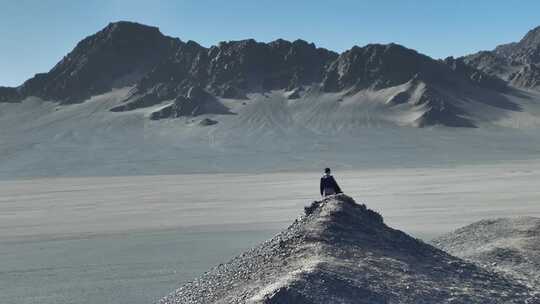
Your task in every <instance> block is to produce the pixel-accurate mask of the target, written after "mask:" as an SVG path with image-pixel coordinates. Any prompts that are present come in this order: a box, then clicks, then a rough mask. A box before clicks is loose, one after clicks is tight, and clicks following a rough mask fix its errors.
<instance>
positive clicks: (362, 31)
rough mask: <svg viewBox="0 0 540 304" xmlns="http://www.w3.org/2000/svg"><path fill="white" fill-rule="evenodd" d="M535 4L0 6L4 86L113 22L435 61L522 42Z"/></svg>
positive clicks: (130, 1) (29, 0)
mask: <svg viewBox="0 0 540 304" xmlns="http://www.w3.org/2000/svg"><path fill="white" fill-rule="evenodd" d="M539 12H540V1H538V0H467V1H466V0H416V1H414V0H372V1H369V0H356V1H353V0H350V1H349V0H333V1H322V0H320V1H317V0H311V1H307V0H306V1H304V0H296V1H295V0H286V1H281V0H271V1H270V0H269V1H267V0H214V1H210V0H207V1H206V0H193V1H191V0H184V1H183V0H176V1H173V0H152V1H150V0H149V1H140V0H0V86H1V85H4V86H16V85H19V84H21V83H22V82H23V81H24V80H26V79H27V78H29V77H31V76H33V75H34V74H35V73H38V72H46V71H48V70H49V69H50V68H52V66H53V65H54V64H55V63H56V62H57V61H58V60H60V59H61V58H62V57H63V56H64V55H65V54H66V53H68V52H69V51H70V50H71V49H73V47H74V46H75V44H76V43H77V42H78V41H79V40H81V39H82V38H84V37H86V36H88V35H91V34H93V33H95V32H96V31H98V30H100V29H101V28H103V27H104V26H106V25H107V24H108V23H109V22H111V21H118V20H130V21H137V22H140V23H145V24H149V25H154V26H158V27H159V28H160V29H161V31H162V32H163V33H164V34H166V35H169V36H174V37H179V38H180V39H182V40H195V41H197V42H199V43H200V44H202V45H204V46H210V45H213V44H216V43H217V42H219V41H223V40H238V39H245V38H255V39H256V40H259V41H271V40H274V39H277V38H284V39H288V40H294V39H297V38H301V39H304V40H307V41H309V42H314V43H315V44H317V45H318V46H322V47H325V48H328V49H332V50H335V51H343V50H346V49H348V48H350V47H351V46H353V45H355V44H356V45H365V44H367V43H372V42H379V43H388V42H396V43H400V44H403V45H405V46H407V47H410V48H414V49H416V50H418V51H420V52H422V53H425V54H427V55H430V56H432V57H434V58H444V57H446V56H450V55H453V56H459V55H464V54H468V53H472V52H476V51H478V50H484V49H492V48H494V47H495V46H496V45H498V44H501V43H507V42H512V41H516V40H519V39H520V38H521V37H522V36H523V35H524V34H525V33H526V32H527V31H528V30H529V29H532V28H533V27H536V26H538V25H540V14H539Z"/></svg>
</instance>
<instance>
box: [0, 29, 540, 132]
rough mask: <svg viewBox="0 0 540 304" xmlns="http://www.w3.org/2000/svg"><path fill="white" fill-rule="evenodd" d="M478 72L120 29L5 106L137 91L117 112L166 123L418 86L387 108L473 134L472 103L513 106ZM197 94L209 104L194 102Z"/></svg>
mask: <svg viewBox="0 0 540 304" xmlns="http://www.w3.org/2000/svg"><path fill="white" fill-rule="evenodd" d="M469 63H470V60H466V59H453V58H449V59H447V60H446V61H439V60H434V59H432V58H430V57H428V56H425V55H422V54H419V53H417V52H416V51H414V50H411V49H408V48H405V47H403V46H400V45H397V44H387V45H382V44H370V45H366V46H364V47H358V46H354V47H352V48H351V49H350V50H347V51H345V52H343V53H342V54H337V53H335V52H332V51H329V50H326V49H324V48H318V47H316V46H315V45H314V44H313V43H308V42H306V41H303V40H296V41H292V42H290V41H286V40H282V39H278V40H276V41H272V42H269V43H262V42H257V41H255V40H253V39H248V40H240V41H228V42H222V43H220V44H218V45H216V46H212V47H210V48H206V47H203V46H201V45H199V44H198V43H196V42H194V41H187V42H184V41H181V40H180V39H176V38H171V37H168V36H165V35H163V34H161V32H159V30H158V29H157V28H155V27H149V26H145V25H141V24H137V23H132V22H116V23H111V24H109V25H108V26H107V27H105V28H104V29H103V30H101V31H99V32H98V33H96V34H94V35H91V36H89V37H87V38H85V39H83V40H82V41H81V42H79V43H78V44H77V46H76V47H75V48H74V50H73V51H72V52H70V53H69V54H68V55H67V56H66V57H65V58H64V59H62V60H61V61H60V62H59V63H58V64H57V65H56V66H55V67H53V69H51V71H49V72H48V73H42V74H37V75H36V76H35V77H33V78H31V79H29V80H28V81H26V82H25V83H24V84H22V85H21V86H20V87H17V88H0V102H14V101H20V100H22V99H24V98H25V97H28V96H37V97H40V98H42V99H46V100H53V101H58V102H60V103H75V102H82V101H84V100H86V99H88V98H89V97H91V96H94V95H99V94H103V93H106V92H108V91H111V90H113V89H115V88H119V87H126V86H129V87H132V90H131V91H130V93H129V94H128V95H127V96H126V97H125V98H124V100H123V102H122V103H121V104H120V105H117V106H115V107H113V108H111V111H114V112H122V111H132V110H135V109H139V108H148V107H152V106H156V105H162V104H163V106H162V107H161V106H160V108H159V109H158V110H157V111H156V113H152V114H151V115H150V118H152V119H162V118H174V117H180V116H198V115H202V114H229V113H230V112H231V111H229V110H228V109H226V107H225V106H224V105H223V104H221V102H220V99H234V100H241V99H248V98H249V97H248V96H249V94H253V93H260V94H264V93H265V92H268V91H272V90H282V91H284V92H287V93H286V96H287V98H288V99H291V100H293V99H302V97H303V96H304V95H305V94H306V92H318V93H319V94H326V93H334V92H343V93H344V94H348V95H353V94H355V93H357V92H360V91H366V92H368V91H369V92H375V93H376V94H378V92H382V91H383V90H385V89H388V88H398V87H400V86H404V85H406V84H408V83H413V86H414V87H415V88H407V89H406V90H404V91H403V92H397V93H396V94H399V98H397V99H392V100H391V101H389V102H387V104H386V105H383V106H384V107H387V108H388V110H389V111H393V108H392V107H396V106H397V107H401V108H403V107H405V106H406V107H407V108H410V111H411V113H417V112H419V113H420V115H419V116H418V118H417V119H416V120H415V122H414V124H413V125H414V126H418V127H423V126H429V125H446V126H452V127H474V126H475V123H474V121H473V119H471V117H470V116H471V115H472V114H471V113H468V111H467V110H466V107H467V106H468V105H469V104H471V103H473V104H474V103H480V104H488V105H490V106H493V107H495V108H500V109H502V110H508V109H511V108H512V107H504V106H503V107H501V106H500V105H501V103H500V102H492V100H494V99H496V100H499V99H501V98H503V99H504V98H505V97H504V96H502V95H501V94H499V92H503V91H505V89H506V84H505V83H504V81H501V80H500V79H498V78H496V77H493V76H490V75H489V74H490V73H487V72H484V71H483V69H482V68H478V69H477V68H475V67H473V66H474V65H472V64H469ZM536 73H537V71H536V70H535V69H534V68H532V67H531V68H530V69H529V70H527V72H524V73H523V76H522V77H521V78H519V79H518V78H516V80H515V82H516V83H517V82H520V83H529V81H530V80H529V79H530V77H525V75H535V74H536ZM416 87H421V89H418V90H417V89H416ZM411 90H415V94H411V92H410V91H411ZM190 92H192V93H193V92H198V93H197V96H199V97H200V96H203V95H204V96H205V97H204V98H199V97H197V98H193V96H188V95H189V94H190ZM486 94H488V95H490V94H491V95H493V94H495V95H498V96H496V98H492V96H491V97H485V96H486ZM210 97H212V98H210ZM397 101H399V102H397ZM507 103H508V102H506V104H507ZM414 115H416V114H414Z"/></svg>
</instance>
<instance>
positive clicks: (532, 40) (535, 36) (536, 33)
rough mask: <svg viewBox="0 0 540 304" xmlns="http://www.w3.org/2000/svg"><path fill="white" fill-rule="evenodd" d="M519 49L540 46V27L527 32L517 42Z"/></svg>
mask: <svg viewBox="0 0 540 304" xmlns="http://www.w3.org/2000/svg"><path fill="white" fill-rule="evenodd" d="M519 45H520V46H521V47H539V46H540V26H537V27H535V28H534V29H532V30H530V31H529V32H527V34H526V35H525V36H524V37H523V39H521V41H520V42H519Z"/></svg>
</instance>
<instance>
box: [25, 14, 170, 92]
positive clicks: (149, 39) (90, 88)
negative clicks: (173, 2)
mask: <svg viewBox="0 0 540 304" xmlns="http://www.w3.org/2000/svg"><path fill="white" fill-rule="evenodd" d="M179 42H180V40H178V39H173V38H170V37H167V36H164V35H163V34H161V32H160V31H159V29H158V28H156V27H151V26H146V25H142V24H138V23H134V22H127V21H121V22H115V23H110V24H109V25H107V26H106V27H105V28H104V29H102V30H101V31H99V32H97V33H95V34H93V35H91V36H88V37H86V38H85V39H83V40H81V41H80V42H79V43H78V44H77V45H76V46H75V48H74V49H73V50H72V51H71V52H70V53H69V54H67V55H66V56H65V57H64V58H63V59H62V60H61V61H60V62H58V63H57V64H56V65H55V66H54V67H53V68H52V69H51V70H50V71H49V72H48V73H42V74H37V75H36V76H35V77H33V78H31V79H29V80H28V81H26V82H25V83H24V84H23V85H22V86H21V87H20V91H21V92H22V95H24V96H31V95H33V96H38V97H42V98H44V99H51V100H55V101H60V102H62V103H73V102H80V101H84V100H85V99H87V98H89V97H90V96H92V95H97V94H102V93H105V92H108V91H110V90H111V89H112V88H115V87H122V86H126V85H132V84H135V83H136V82H137V81H139V80H140V79H141V78H142V77H143V76H144V75H145V74H146V73H148V72H149V71H150V70H151V69H152V68H153V67H154V66H155V65H156V64H157V63H158V62H160V61H161V60H163V58H164V57H165V58H166V57H168V56H169V55H170V54H171V52H172V51H173V50H175V49H176V47H177V44H178V43H179Z"/></svg>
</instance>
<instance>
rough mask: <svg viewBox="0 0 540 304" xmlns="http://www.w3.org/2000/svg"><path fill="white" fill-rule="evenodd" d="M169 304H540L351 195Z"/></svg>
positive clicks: (311, 213)
mask: <svg viewBox="0 0 540 304" xmlns="http://www.w3.org/2000/svg"><path fill="white" fill-rule="evenodd" d="M160 303H161V304H169V303H186V304H187V303H300V304H302V303H305V304H308V303H309V304H315V303H370V304H373V303H540V299H539V298H536V297H534V296H533V291H532V290H531V289H530V288H529V287H527V286H525V285H524V284H521V283H519V282H517V281H516V280H513V279H511V278H509V277H507V276H505V275H502V274H497V273H494V272H491V271H489V270H486V269H484V268H481V267H479V266H477V265H475V264H473V263H469V262H466V261H464V260H461V259H459V258H456V257H453V256H451V255H449V254H447V253H445V252H443V251H441V250H439V249H436V248H434V247H432V246H431V245H428V244H425V243H423V242H422V241H420V240H418V239H415V238H412V237H410V236H409V235H407V234H405V233H403V232H401V231H399V230H395V229H392V228H390V227H388V226H386V225H385V224H384V223H383V219H382V217H381V216H380V215H379V214H378V213H376V212H374V211H371V210H369V209H367V208H366V207H365V206H364V205H359V204H356V203H355V202H354V200H353V199H351V198H350V197H348V196H346V195H337V196H334V197H330V198H327V199H324V200H322V201H320V202H313V203H312V205H311V206H308V207H306V210H305V215H303V216H301V217H300V218H298V219H297V220H295V221H294V223H293V224H292V225H291V226H289V227H288V228H287V229H286V230H284V231H283V232H281V233H279V234H278V235H276V236H275V237H274V238H272V239H271V240H268V241H266V242H264V243H263V244H261V245H259V246H257V247H255V248H253V249H251V250H249V251H247V252H245V253H243V254H241V255H239V256H237V257H235V258H233V259H232V260H231V261H229V262H228V263H226V264H221V265H218V266H217V267H215V268H213V269H212V270H210V271H209V272H207V273H205V274H204V275H203V276H201V277H200V278H199V279H197V280H195V281H193V282H190V283H188V284H186V285H184V286H182V287H180V288H179V289H177V290H176V291H175V292H173V293H171V294H170V295H169V296H167V297H165V298H163V299H162V300H161V301H160Z"/></svg>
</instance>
